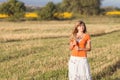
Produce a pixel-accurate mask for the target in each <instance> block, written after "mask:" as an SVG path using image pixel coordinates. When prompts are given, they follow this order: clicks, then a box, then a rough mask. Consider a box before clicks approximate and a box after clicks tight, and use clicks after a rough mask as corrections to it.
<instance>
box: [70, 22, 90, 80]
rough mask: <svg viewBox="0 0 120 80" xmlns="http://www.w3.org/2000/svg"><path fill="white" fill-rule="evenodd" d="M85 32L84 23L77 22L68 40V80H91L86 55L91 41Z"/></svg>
mask: <svg viewBox="0 0 120 80" xmlns="http://www.w3.org/2000/svg"><path fill="white" fill-rule="evenodd" d="M86 32H87V30H86V25H85V23H84V22H83V21H78V22H77V23H76V25H75V28H74V30H73V32H72V36H71V39H70V50H71V56H70V60H69V68H68V69H69V80H92V78H91V74H90V68H89V64H88V61H87V53H86V52H87V51H90V50H91V41H90V35H89V34H87V33H86Z"/></svg>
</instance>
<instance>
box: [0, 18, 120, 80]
mask: <svg viewBox="0 0 120 80" xmlns="http://www.w3.org/2000/svg"><path fill="white" fill-rule="evenodd" d="M83 20H84V21H85V22H86V25H87V29H88V33H90V34H91V40H92V51H91V52H88V61H89V64H90V68H91V72H92V77H93V80H120V65H119V64H120V50H119V49H120V19H119V18H107V17H104V18H103V17H99V18H87V19H86V18H85V19H83ZM76 21H77V20H67V21H41V22H38V21H26V22H3V21H1V22H0V80H68V68H67V67H68V60H69V57H70V50H69V36H70V34H71V31H72V29H73V27H74V23H75V22H76Z"/></svg>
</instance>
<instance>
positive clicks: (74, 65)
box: [68, 56, 92, 80]
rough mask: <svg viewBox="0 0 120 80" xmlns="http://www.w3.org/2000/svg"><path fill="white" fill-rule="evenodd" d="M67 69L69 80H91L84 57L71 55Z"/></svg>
mask: <svg viewBox="0 0 120 80" xmlns="http://www.w3.org/2000/svg"><path fill="white" fill-rule="evenodd" d="M68 71H69V72H68V76H69V80H92V77H91V74H90V67H89V64H88V61H87V58H86V57H74V56H71V57H70V60H69V63H68Z"/></svg>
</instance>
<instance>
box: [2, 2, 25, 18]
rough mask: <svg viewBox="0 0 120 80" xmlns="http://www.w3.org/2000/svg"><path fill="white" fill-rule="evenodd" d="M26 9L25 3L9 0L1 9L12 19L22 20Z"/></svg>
mask: <svg viewBox="0 0 120 80" xmlns="http://www.w3.org/2000/svg"><path fill="white" fill-rule="evenodd" d="M25 10H26V7H25V5H24V3H23V2H20V1H18V0H8V1H7V2H5V3H3V4H2V5H1V7H0V11H1V12H2V13H5V14H7V15H9V16H10V17H11V18H14V19H20V18H21V17H24V13H25Z"/></svg>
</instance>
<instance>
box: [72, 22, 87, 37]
mask: <svg viewBox="0 0 120 80" xmlns="http://www.w3.org/2000/svg"><path fill="white" fill-rule="evenodd" d="M81 25H83V26H84V30H83V33H86V32H87V29H86V25H85V23H84V22H83V21H78V25H75V27H74V29H73V31H72V35H71V39H76V35H77V32H78V29H77V27H78V26H81Z"/></svg>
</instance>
